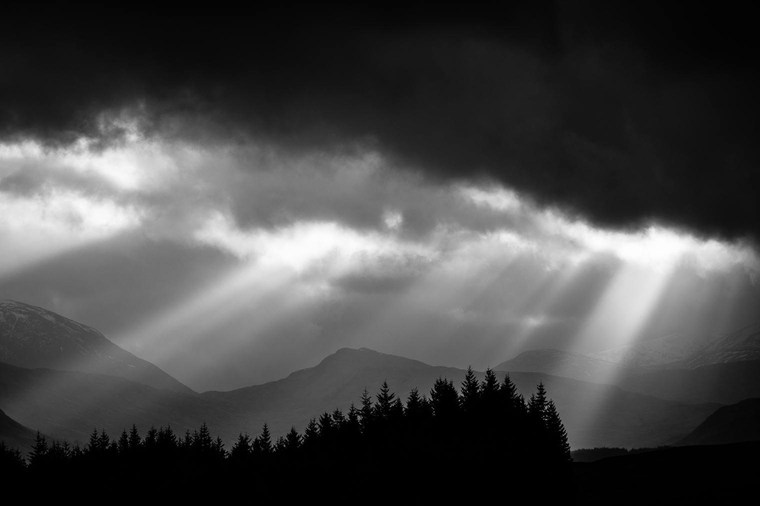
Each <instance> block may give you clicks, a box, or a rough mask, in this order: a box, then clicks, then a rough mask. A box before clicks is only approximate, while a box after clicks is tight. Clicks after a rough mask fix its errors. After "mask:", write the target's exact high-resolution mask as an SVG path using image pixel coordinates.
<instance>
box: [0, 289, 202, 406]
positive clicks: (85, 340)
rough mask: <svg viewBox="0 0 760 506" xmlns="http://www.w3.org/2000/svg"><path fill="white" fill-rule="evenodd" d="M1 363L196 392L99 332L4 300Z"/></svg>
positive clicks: (0, 313) (0, 317)
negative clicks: (97, 375) (93, 375)
mask: <svg viewBox="0 0 760 506" xmlns="http://www.w3.org/2000/svg"><path fill="white" fill-rule="evenodd" d="M0 361H1V362H5V363H7V364H11V365H16V366H19V367H26V368H39V367H44V368H49V369H59V370H64V371H80V372H85V373H93V374H107V375H109V376H118V377H121V378H125V379H128V380H131V381H136V382H138V383H143V384H146V385H150V386H152V387H155V388H165V389H168V390H173V391H176V392H184V393H190V392H192V390H191V389H190V388H189V387H187V386H185V385H183V384H182V383H180V382H179V381H177V380H176V379H174V378H173V377H171V376H170V375H169V374H167V373H165V372H164V371H162V370H161V369H159V368H158V367H156V366H155V365H153V364H151V363H150V362H148V361H146V360H143V359H141V358H138V357H136V356H134V355H133V354H131V353H129V352H128V351H126V350H124V349H123V348H120V347H119V346H117V345H115V344H114V343H113V342H111V341H109V340H108V339H106V337H105V336H104V335H103V334H102V333H100V332H99V331H98V330H96V329H94V328H92V327H88V326H87V325H83V324H81V323H78V322H75V321H73V320H70V319H68V318H65V317H63V316H61V315H59V314H56V313H54V312H52V311H49V310H47V309H43V308H40V307H37V306H32V305H30V304H25V303H22V302H16V301H11V300H5V301H0Z"/></svg>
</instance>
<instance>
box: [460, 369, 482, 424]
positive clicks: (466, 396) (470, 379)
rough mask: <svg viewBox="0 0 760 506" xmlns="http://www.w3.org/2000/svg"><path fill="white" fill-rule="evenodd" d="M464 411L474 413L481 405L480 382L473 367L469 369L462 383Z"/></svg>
mask: <svg viewBox="0 0 760 506" xmlns="http://www.w3.org/2000/svg"><path fill="white" fill-rule="evenodd" d="M461 403H462V409H464V410H465V411H466V412H469V413H474V412H475V411H476V410H477V409H478V406H479V404H480V382H479V381H478V378H477V376H475V371H473V370H472V367H468V368H467V373H466V374H465V376H464V380H463V381H462V396H461Z"/></svg>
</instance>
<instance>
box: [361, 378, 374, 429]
mask: <svg viewBox="0 0 760 506" xmlns="http://www.w3.org/2000/svg"><path fill="white" fill-rule="evenodd" d="M361 404H362V407H361V409H360V410H359V411H360V413H361V422H362V430H364V431H365V432H366V431H367V429H368V428H369V427H370V426H371V425H372V422H373V420H374V418H375V407H374V405H373V403H372V396H371V395H370V394H369V392H368V391H367V389H366V388H365V389H364V392H362V398H361Z"/></svg>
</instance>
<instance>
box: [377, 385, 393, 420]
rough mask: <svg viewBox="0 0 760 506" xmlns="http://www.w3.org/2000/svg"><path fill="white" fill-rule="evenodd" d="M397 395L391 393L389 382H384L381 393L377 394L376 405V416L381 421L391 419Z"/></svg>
mask: <svg viewBox="0 0 760 506" xmlns="http://www.w3.org/2000/svg"><path fill="white" fill-rule="evenodd" d="M395 399H396V394H394V393H393V392H391V388H390V387H389V386H388V382H387V381H383V384H382V385H381V386H380V392H379V393H378V394H377V404H376V405H375V414H376V416H377V417H378V418H379V419H382V420H387V419H389V418H391V415H392V412H393V402H394V400H395Z"/></svg>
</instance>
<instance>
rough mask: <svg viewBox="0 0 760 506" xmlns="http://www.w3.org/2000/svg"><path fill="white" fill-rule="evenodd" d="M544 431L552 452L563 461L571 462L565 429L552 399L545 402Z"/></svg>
mask: <svg viewBox="0 0 760 506" xmlns="http://www.w3.org/2000/svg"><path fill="white" fill-rule="evenodd" d="M546 432H547V436H548V438H549V443H550V444H551V445H552V446H553V448H552V452H553V454H555V455H557V456H559V458H560V459H561V460H562V461H564V462H571V461H572V460H573V459H572V457H571V455H570V443H569V442H568V440H567V431H566V430H565V426H564V424H563V423H562V420H561V419H560V417H559V413H558V412H557V407H556V406H555V405H554V401H552V400H549V401H548V402H547V404H546Z"/></svg>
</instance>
